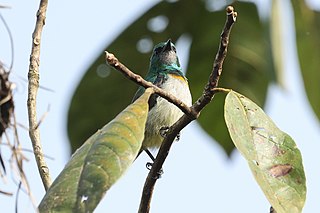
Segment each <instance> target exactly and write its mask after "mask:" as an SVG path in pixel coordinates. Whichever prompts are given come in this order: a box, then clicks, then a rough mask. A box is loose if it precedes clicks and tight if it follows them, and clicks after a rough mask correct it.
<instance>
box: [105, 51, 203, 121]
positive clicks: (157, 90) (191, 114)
mask: <svg viewBox="0 0 320 213" xmlns="http://www.w3.org/2000/svg"><path fill="white" fill-rule="evenodd" d="M105 53H106V62H107V63H108V64H109V65H110V66H112V67H114V68H115V69H116V70H118V71H120V72H121V73H122V74H123V75H124V76H125V77H127V78H128V79H130V80H132V81H134V82H136V83H137V84H139V85H140V86H143V87H145V88H148V87H152V88H153V90H154V92H155V93H157V94H158V95H160V96H161V97H163V98H165V99H167V100H168V101H169V102H171V103H173V104H175V105H176V106H177V107H179V108H180V109H181V111H183V112H184V113H185V114H187V115H188V116H189V117H190V118H191V119H196V118H198V114H197V113H195V112H194V111H193V110H192V108H190V107H188V106H187V105H186V104H184V103H183V102H182V101H181V100H179V99H178V98H176V97H174V96H173V95H171V94H170V93H168V92H166V91H164V90H162V89H161V88H159V87H157V86H155V85H154V84H152V83H151V82H148V81H146V80H144V79H143V78H142V77H141V76H140V75H137V74H135V73H133V72H132V71H131V70H129V69H128V68H127V67H126V66H125V65H123V64H122V63H121V62H120V61H119V60H118V59H117V58H116V57H115V56H114V55H113V54H112V53H109V52H107V51H105Z"/></svg>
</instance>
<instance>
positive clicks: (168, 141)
mask: <svg viewBox="0 0 320 213" xmlns="http://www.w3.org/2000/svg"><path fill="white" fill-rule="evenodd" d="M226 10H227V20H226V23H225V26H224V29H223V31H222V34H221V40H220V46H219V50H218V53H217V55H216V57H215V60H214V63H213V70H212V72H211V74H210V76H209V81H208V84H207V85H206V86H205V88H204V91H203V94H202V96H201V97H200V98H199V99H198V100H197V101H196V102H195V103H194V104H193V105H192V107H187V106H186V105H185V104H183V103H182V102H181V101H180V100H178V99H176V98H175V97H174V96H172V95H170V94H169V93H167V92H165V91H163V90H161V89H160V88H158V87H156V86H155V85H153V84H152V83H150V82H147V81H145V80H144V79H143V78H142V77H141V76H139V75H136V74H134V73H132V72H131V71H130V70H129V69H128V68H127V67H125V66H124V65H123V64H121V63H120V62H119V61H118V59H117V58H115V57H114V55H113V54H110V53H108V52H106V61H107V63H108V64H109V65H111V66H113V67H114V68H115V69H117V70H118V71H120V72H121V73H123V74H124V75H125V76H126V77H127V78H129V79H130V80H133V81H134V82H136V83H137V84H139V85H141V86H143V87H145V88H147V87H152V88H154V91H155V93H157V94H158V95H160V96H161V97H163V98H165V99H167V100H168V101H169V102H171V103H173V104H175V105H176V106H177V107H179V108H180V109H181V110H182V111H183V112H184V113H185V115H183V116H182V117H181V118H180V119H179V120H178V121H177V122H176V123H175V124H173V125H172V126H171V127H170V129H169V130H168V132H167V135H166V137H165V138H164V140H163V142H162V145H161V147H160V150H159V152H158V155H157V157H156V159H155V161H154V163H153V165H152V168H151V170H150V172H149V174H148V177H147V179H146V182H145V185H144V188H143V192H142V197H141V202H140V207H139V213H146V212H149V210H150V202H151V197H152V193H153V189H154V185H155V183H156V180H157V178H158V176H159V172H160V170H161V168H162V165H163V163H164V161H165V159H166V157H167V155H168V153H169V150H170V148H171V145H172V143H173V141H174V139H175V138H176V136H177V134H178V133H179V132H180V131H181V130H182V129H183V128H184V127H185V126H187V125H188V124H189V123H190V122H191V121H193V120H195V119H197V118H198V116H199V114H200V112H201V110H202V109H203V108H204V107H205V106H206V105H207V104H208V103H210V101H211V100H212V98H213V96H214V95H215V94H216V93H217V92H221V91H222V92H226V91H227V90H226V89H221V88H217V86H218V82H219V79H220V76H221V73H222V65H223V61H224V59H225V57H226V55H227V46H228V43H229V35H230V31H231V27H232V25H233V24H234V22H235V21H236V17H237V13H236V12H234V9H233V7H232V6H229V7H227V9H226Z"/></svg>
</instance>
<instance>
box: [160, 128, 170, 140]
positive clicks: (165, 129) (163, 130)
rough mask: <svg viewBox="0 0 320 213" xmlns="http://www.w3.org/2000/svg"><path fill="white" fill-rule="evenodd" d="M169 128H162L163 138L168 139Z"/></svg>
mask: <svg viewBox="0 0 320 213" xmlns="http://www.w3.org/2000/svg"><path fill="white" fill-rule="evenodd" d="M168 130H169V127H168V126H164V127H161V128H160V135H161V137H163V138H164V137H166V136H167V133H168Z"/></svg>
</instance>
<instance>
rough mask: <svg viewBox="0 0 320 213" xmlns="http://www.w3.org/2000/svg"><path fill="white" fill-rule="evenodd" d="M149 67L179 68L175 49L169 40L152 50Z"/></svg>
mask: <svg viewBox="0 0 320 213" xmlns="http://www.w3.org/2000/svg"><path fill="white" fill-rule="evenodd" d="M150 65H151V67H152V66H154V67H163V66H175V67H177V68H178V69H181V68H180V63H179V59H178V56H177V51H176V47H175V46H174V44H173V43H172V42H171V40H170V39H169V40H168V41H167V42H161V43H159V44H157V45H156V46H155V47H154V48H153V52H152V56H151V59H150Z"/></svg>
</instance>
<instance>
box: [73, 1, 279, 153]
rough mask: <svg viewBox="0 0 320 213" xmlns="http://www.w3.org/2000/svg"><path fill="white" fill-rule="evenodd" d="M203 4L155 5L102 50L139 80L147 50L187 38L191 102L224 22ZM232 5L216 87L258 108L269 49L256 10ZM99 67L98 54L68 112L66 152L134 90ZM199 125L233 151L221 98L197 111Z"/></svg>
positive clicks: (201, 83)
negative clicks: (235, 93)
mask: <svg viewBox="0 0 320 213" xmlns="http://www.w3.org/2000/svg"><path fill="white" fill-rule="evenodd" d="M208 2H209V1H194V0H185V1H174V2H173V3H171V2H169V1H161V2H159V3H158V4H156V5H155V6H154V7H152V8H151V9H150V10H149V11H147V12H146V13H145V14H143V15H142V16H141V17H139V18H138V19H137V20H135V21H134V22H133V23H132V24H131V25H130V26H129V27H128V28H127V29H125V30H124V31H123V32H122V33H121V34H120V35H119V36H118V37H117V38H116V39H115V40H114V41H113V42H112V43H111V44H110V45H106V48H105V49H107V50H108V51H110V52H113V53H115V54H116V55H117V57H118V58H119V59H120V60H121V61H122V62H123V63H124V64H126V66H128V67H129V68H130V69H131V70H132V71H134V72H136V73H138V74H140V75H142V76H144V75H145V74H146V73H147V69H148V64H149V58H150V55H151V49H152V46H153V45H155V44H157V43H158V42H161V41H166V40H167V39H168V38H171V39H172V40H173V41H174V42H176V41H177V40H178V39H179V38H183V36H184V35H189V36H190V37H191V39H192V44H191V51H190V60H189V63H188V72H187V77H188V79H189V84H190V89H191V92H192V94H193V99H194V100H196V99H197V98H198V97H199V96H200V95H201V94H202V91H203V88H204V86H205V84H206V82H207V80H208V76H209V74H210V71H211V69H212V63H213V59H214V56H215V53H216V51H217V49H218V45H219V39H220V33H221V31H222V28H223V25H224V23H225V18H226V15H225V10H224V9H223V10H221V11H212V8H211V7H210V5H209V4H208ZM234 6H235V8H236V10H237V11H238V13H239V18H238V20H237V23H236V25H235V26H234V28H233V31H232V36H231V37H232V38H231V42H230V47H229V53H228V56H227V59H226V61H225V64H224V71H223V76H222V78H221V85H222V86H223V87H230V88H233V89H236V90H238V91H240V92H242V93H243V94H246V95H247V96H248V97H250V98H252V99H253V100H254V101H256V102H257V103H259V104H261V105H263V103H264V101H265V97H266V92H267V86H268V83H269V81H270V72H272V70H273V63H272V61H270V60H271V57H266V55H267V54H268V52H269V49H270V45H269V44H268V42H267V41H266V39H265V36H264V33H263V31H264V27H263V25H262V24H261V23H260V21H259V16H258V13H257V8H256V6H255V5H254V4H252V3H246V2H236V3H235V4H234ZM154 20H158V21H159V20H160V21H162V22H163V23H167V25H165V27H164V29H162V31H161V30H159V29H156V28H154V27H152V26H153V24H152V23H153V21H154ZM155 26H158V25H155ZM142 44H144V45H142ZM140 45H141V46H142V47H143V48H142V50H143V51H138V49H137V46H140ZM148 48H149V49H148ZM270 52H271V51H270ZM178 54H179V52H178ZM104 64H105V59H104V54H103V53H101V55H100V56H99V57H98V58H97V59H96V60H95V62H94V63H93V64H92V65H91V66H90V68H89V69H88V71H87V72H86V74H85V76H84V77H83V79H82V80H81V82H80V84H79V85H78V87H77V89H76V92H75V94H74V95H73V98H72V102H71V105H70V108H69V112H68V134H69V138H70V143H71V146H72V151H74V150H76V149H77V147H79V146H80V145H81V144H80V143H81V142H82V141H84V140H85V138H87V137H88V136H89V135H91V134H93V132H94V131H95V130H96V129H97V128H98V127H99V126H101V125H103V123H105V120H110V119H111V118H113V117H114V116H115V115H116V114H117V113H118V109H121V108H123V107H124V106H125V105H127V104H128V103H129V102H130V101H131V100H132V97H133V96H134V93H135V90H136V89H137V88H138V87H137V86H135V85H134V84H132V83H131V82H129V81H127V80H126V79H124V78H123V77H122V76H121V74H119V73H117V72H116V71H114V70H109V68H106V67H105V65H104ZM99 72H102V73H105V75H107V77H99V75H98V74H97V73H99ZM118 85H123V86H122V88H121V98H119V95H118V89H117V88H118ZM93 94H94V95H93ZM84 109H85V112H84ZM199 123H200V125H201V126H202V127H203V128H204V129H205V131H207V133H208V134H210V135H211V136H212V137H213V138H215V139H216V140H217V141H218V142H219V143H220V144H221V146H222V147H223V148H224V149H225V150H226V152H227V153H230V152H231V151H232V150H233V149H234V145H233V144H232V143H231V139H230V136H229V134H228V132H227V129H226V127H225V125H224V120H223V97H219V96H217V98H215V99H214V103H213V104H211V105H210V106H209V107H208V108H207V109H206V110H204V111H203V113H202V116H201V117H200V119H199Z"/></svg>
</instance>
